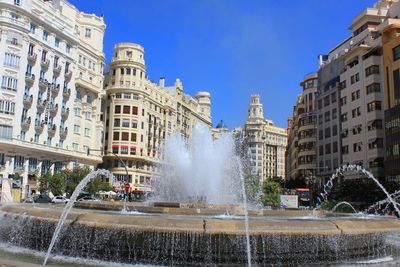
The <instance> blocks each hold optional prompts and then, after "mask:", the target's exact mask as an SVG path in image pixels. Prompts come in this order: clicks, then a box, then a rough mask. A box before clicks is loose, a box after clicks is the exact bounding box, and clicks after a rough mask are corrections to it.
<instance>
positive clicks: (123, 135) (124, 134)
mask: <svg viewBox="0 0 400 267" xmlns="http://www.w3.org/2000/svg"><path fill="white" fill-rule="evenodd" d="M121 140H122V141H129V133H127V132H123V133H122V135H121Z"/></svg>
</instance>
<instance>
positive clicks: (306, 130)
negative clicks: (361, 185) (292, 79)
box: [286, 73, 330, 179]
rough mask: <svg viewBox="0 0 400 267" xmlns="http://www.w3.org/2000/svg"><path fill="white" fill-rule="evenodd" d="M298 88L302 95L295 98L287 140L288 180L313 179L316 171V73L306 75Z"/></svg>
mask: <svg viewBox="0 0 400 267" xmlns="http://www.w3.org/2000/svg"><path fill="white" fill-rule="evenodd" d="M300 86H301V87H302V94H301V95H300V96H299V97H298V98H297V102H296V105H295V107H294V109H293V117H292V118H291V119H290V123H289V124H290V125H289V126H290V128H289V130H288V131H289V139H288V147H287V152H286V156H287V157H288V158H287V162H288V164H289V166H288V168H287V177H288V178H290V179H297V178H300V177H315V174H316V170H317V167H316V138H317V115H316V93H317V88H318V75H317V73H311V74H308V75H306V76H305V77H304V79H303V81H302V82H301V83H300ZM329 133H330V129H329ZM322 134H323V133H322Z"/></svg>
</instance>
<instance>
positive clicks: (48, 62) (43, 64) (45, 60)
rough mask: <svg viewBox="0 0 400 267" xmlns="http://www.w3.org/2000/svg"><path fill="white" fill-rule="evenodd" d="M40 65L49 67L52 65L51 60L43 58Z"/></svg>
mask: <svg viewBox="0 0 400 267" xmlns="http://www.w3.org/2000/svg"><path fill="white" fill-rule="evenodd" d="M40 65H41V66H42V68H43V69H48V68H49V65H50V60H48V59H42V61H41V62H40Z"/></svg>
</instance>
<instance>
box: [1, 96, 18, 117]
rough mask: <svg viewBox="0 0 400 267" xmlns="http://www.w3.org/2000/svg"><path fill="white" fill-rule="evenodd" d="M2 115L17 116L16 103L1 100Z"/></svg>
mask: <svg viewBox="0 0 400 267" xmlns="http://www.w3.org/2000/svg"><path fill="white" fill-rule="evenodd" d="M0 113H4V114H10V115H14V114H15V103H14V102H13V101H11V100H6V99H0Z"/></svg>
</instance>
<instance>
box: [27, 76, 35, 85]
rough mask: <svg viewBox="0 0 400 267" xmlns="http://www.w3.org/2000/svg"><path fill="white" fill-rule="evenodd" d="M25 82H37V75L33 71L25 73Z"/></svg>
mask: <svg viewBox="0 0 400 267" xmlns="http://www.w3.org/2000/svg"><path fill="white" fill-rule="evenodd" d="M25 82H26V83H27V84H30V85H32V84H33V83H34V82H35V75H34V74H32V73H25Z"/></svg>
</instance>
